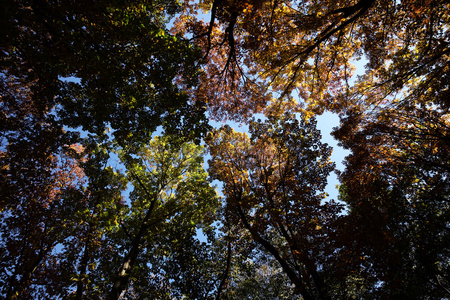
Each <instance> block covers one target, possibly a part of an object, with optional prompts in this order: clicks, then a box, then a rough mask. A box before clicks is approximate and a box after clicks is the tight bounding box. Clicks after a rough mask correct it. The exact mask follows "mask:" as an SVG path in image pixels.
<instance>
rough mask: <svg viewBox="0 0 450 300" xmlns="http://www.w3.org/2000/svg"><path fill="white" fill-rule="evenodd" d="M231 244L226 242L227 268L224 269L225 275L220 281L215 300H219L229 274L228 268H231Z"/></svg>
mask: <svg viewBox="0 0 450 300" xmlns="http://www.w3.org/2000/svg"><path fill="white" fill-rule="evenodd" d="M231 253H232V252H231V242H228V250H227V267H226V269H225V273H224V274H223V277H222V280H221V281H220V285H219V288H218V289H217V297H216V300H219V299H220V294H221V293H222V290H223V288H224V286H225V283H226V281H227V279H228V274H229V272H230V266H231Z"/></svg>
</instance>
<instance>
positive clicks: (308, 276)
mask: <svg viewBox="0 0 450 300" xmlns="http://www.w3.org/2000/svg"><path fill="white" fill-rule="evenodd" d="M315 125H316V121H315V120H314V119H310V120H306V119H301V120H300V121H297V120H296V119H295V117H294V115H292V114H288V113H286V114H284V115H282V116H277V115H269V116H268V117H267V120H266V121H260V120H258V121H252V122H251V123H250V128H249V132H250V137H248V136H247V135H246V134H245V133H238V132H235V131H233V129H231V128H230V127H223V128H221V129H220V130H218V131H216V132H214V133H213V134H212V135H211V136H210V137H209V138H208V141H207V142H208V145H209V147H210V152H211V156H212V159H211V160H210V161H209V163H210V168H211V176H212V177H213V178H216V179H218V180H220V181H222V182H223V184H224V186H223V193H224V195H225V196H226V201H227V202H226V205H227V211H226V213H227V214H228V215H229V218H230V220H233V222H234V223H235V224H239V226H242V227H243V228H245V229H246V230H247V231H248V232H249V233H250V236H251V239H253V240H254V242H255V243H257V244H259V245H260V246H261V247H262V248H263V249H264V250H265V252H266V253H268V254H269V255H271V256H272V257H273V258H275V259H276V261H277V262H278V264H279V265H280V266H281V267H282V269H283V271H284V272H285V273H286V275H287V276H288V277H289V279H290V280H291V282H292V284H293V285H295V289H296V293H299V294H301V295H302V296H303V297H304V298H305V299H314V298H316V297H319V298H321V299H329V298H330V297H331V295H330V290H329V286H328V285H329V282H327V276H326V268H327V266H328V265H329V259H330V256H331V255H332V252H333V250H332V249H333V236H334V231H335V228H334V223H335V222H336V218H337V213H338V212H339V211H340V206H339V205H337V204H336V203H334V202H332V201H331V202H327V203H322V200H323V199H324V198H325V193H323V189H324V188H325V185H326V179H327V176H328V175H329V173H330V172H331V171H333V169H334V164H333V163H331V162H330V160H329V156H330V154H331V148H330V147H328V145H326V144H322V143H321V142H320V133H319V131H318V130H317V129H316V128H315Z"/></svg>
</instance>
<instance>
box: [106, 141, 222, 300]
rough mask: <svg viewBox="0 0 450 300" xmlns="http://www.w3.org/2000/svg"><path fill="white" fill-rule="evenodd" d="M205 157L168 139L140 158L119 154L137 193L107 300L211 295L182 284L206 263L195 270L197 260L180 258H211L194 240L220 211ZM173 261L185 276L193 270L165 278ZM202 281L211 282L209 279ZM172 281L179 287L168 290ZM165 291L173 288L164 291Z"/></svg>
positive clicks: (152, 144) (125, 222)
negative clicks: (190, 260)
mask: <svg viewBox="0 0 450 300" xmlns="http://www.w3.org/2000/svg"><path fill="white" fill-rule="evenodd" d="M201 155H202V148H201V147H200V146H196V145H195V144H193V143H183V144H180V142H179V141H177V140H175V139H173V138H172V139H171V138H170V137H155V138H154V139H153V140H152V141H151V142H150V144H149V146H148V147H145V148H141V149H140V151H139V153H138V157H137V158H133V157H130V156H129V154H128V155H127V154H126V153H122V154H121V156H122V158H123V159H124V162H125V164H126V165H127V166H128V177H129V179H130V182H131V183H132V184H133V187H134V189H133V191H132V192H131V195H130V200H131V203H130V207H129V212H128V213H127V214H126V215H125V216H124V217H123V223H122V227H121V230H120V231H119V232H118V233H117V234H118V235H119V236H121V240H119V243H118V245H120V246H119V247H120V248H121V249H123V250H122V251H118V252H117V254H116V255H115V257H114V258H113V265H115V266H117V271H114V276H113V277H112V278H111V279H112V281H111V283H110V292H109V295H108V296H107V297H108V299H119V297H120V295H121V294H122V292H125V291H126V295H133V294H136V295H137V297H140V298H142V297H146V298H147V297H158V298H159V297H164V295H165V294H168V295H178V296H179V297H181V296H182V295H185V293H188V296H191V297H193V298H197V297H206V295H208V294H209V293H211V292H212V290H209V291H208V290H206V291H202V290H201V289H202V288H205V287H208V285H206V286H203V287H200V288H199V290H195V289H194V290H192V288H191V287H189V285H187V284H183V283H182V282H180V281H181V280H187V278H185V277H184V276H199V275H201V272H202V270H201V269H200V270H197V269H196V268H201V267H202V264H203V262H201V264H200V265H199V266H196V265H195V260H194V261H193V262H192V264H190V263H189V261H185V260H184V259H180V258H179V256H183V255H187V256H188V257H189V256H191V257H192V256H193V257H195V256H197V255H201V256H204V255H205V254H206V253H207V252H206V253H205V252H203V251H205V250H204V248H205V245H204V244H202V243H200V242H199V241H198V240H196V238H195V236H196V234H197V232H196V230H200V229H202V228H204V229H205V230H207V229H208V227H209V226H210V225H211V224H212V222H214V221H215V217H214V213H215V211H216V210H217V208H218V205H219V202H218V198H217V195H216V192H215V191H214V189H213V188H212V187H211V186H210V184H209V182H208V181H207V173H206V172H205V171H204V170H203V166H202V163H203V158H202V156H201ZM183 248H184V249H183ZM182 249H183V250H182ZM191 251H192V252H191ZM198 259H204V257H199V258H198ZM173 260H175V261H176V262H177V263H178V264H179V266H180V267H181V270H183V269H185V268H192V269H191V270H189V269H188V270H186V273H187V274H181V275H178V276H182V278H179V277H178V276H177V272H174V271H173V269H172V272H171V273H166V274H164V273H163V272H164V271H166V270H167V268H168V266H167V264H169V263H171V264H173V263H174V262H173ZM104 263H105V264H107V263H108V261H105V262H104ZM175 264H176V263H175ZM171 268H174V267H173V265H172V267H171ZM201 276H202V278H206V279H208V277H209V276H210V275H208V274H203V275H201ZM130 278H132V279H131V281H132V282H133V284H132V285H131V286H130V288H131V290H130V289H128V284H129V281H130ZM174 279H177V280H178V282H177V283H175V284H170V285H169V281H168V280H174ZM209 280H210V279H209ZM158 283H159V284H158ZM108 285H109V284H108ZM159 286H162V287H163V288H158V287H159ZM166 286H167V287H168V286H170V287H171V288H170V289H168V290H166V289H165V288H164V287H166ZM172 289H174V290H172ZM189 293H192V295H189ZM127 297H128V296H127ZM130 297H131V296H130ZM134 297H135V296H133V298H134Z"/></svg>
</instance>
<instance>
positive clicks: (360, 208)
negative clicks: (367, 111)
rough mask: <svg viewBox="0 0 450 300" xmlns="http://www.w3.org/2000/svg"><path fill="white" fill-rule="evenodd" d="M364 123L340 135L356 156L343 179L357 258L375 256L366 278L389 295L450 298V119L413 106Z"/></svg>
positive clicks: (347, 122) (348, 124) (352, 121)
mask: <svg viewBox="0 0 450 300" xmlns="http://www.w3.org/2000/svg"><path fill="white" fill-rule="evenodd" d="M359 118H361V114H359V115H358V114H354V115H351V116H349V117H348V118H346V119H344V120H342V126H341V128H340V129H339V130H337V131H336V132H335V135H336V136H338V137H339V139H340V140H342V141H343V145H344V146H345V147H347V148H349V149H351V150H352V154H351V155H350V156H349V158H348V159H347V162H346V165H347V166H346V170H345V171H344V172H343V173H342V174H341V175H340V179H341V181H342V187H341V198H342V200H344V201H346V202H347V203H348V204H349V205H350V214H349V216H348V234H351V235H353V236H354V237H356V240H355V241H356V244H355V248H353V249H352V251H355V255H357V256H366V257H367V259H368V262H366V266H367V265H368V264H369V265H370V269H367V274H366V276H367V277H368V278H370V277H372V279H370V280H372V284H373V285H374V286H377V288H378V289H379V293H381V294H383V295H389V296H390V297H396V298H399V297H402V298H427V297H431V298H441V297H447V296H448V295H449V277H448V268H449V265H448V261H449V254H450V253H449V252H448V249H449V243H450V239H449V237H450V236H449V231H448V223H449V212H450V211H449V205H448V200H449V188H450V186H449V183H448V176H449V170H450V168H449V161H450V160H449V159H450V151H449V149H450V144H449V141H450V140H449V139H448V136H449V132H450V131H449V129H450V127H449V121H448V118H447V117H446V116H445V113H442V112H441V113H440V112H438V111H436V110H434V109H432V108H428V109H427V108H423V107H414V106H412V105H406V107H404V108H403V110H399V109H398V108H396V109H395V111H389V112H386V111H385V110H383V111H382V112H381V113H379V115H378V117H377V119H376V120H372V121H370V122H368V121H365V122H364V121H361V120H360V119H359ZM356 124H358V125H356ZM367 218H369V219H370V220H371V222H364V220H365V219H367ZM352 228H353V229H352Z"/></svg>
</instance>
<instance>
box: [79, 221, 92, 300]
mask: <svg viewBox="0 0 450 300" xmlns="http://www.w3.org/2000/svg"><path fill="white" fill-rule="evenodd" d="M91 232H92V226H91V225H89V231H88V232H87V235H86V241H85V243H84V252H83V257H82V258H81V261H80V266H79V267H78V274H79V277H80V278H79V279H78V282H77V293H76V297H75V299H76V300H81V299H83V293H84V278H85V277H86V273H87V266H88V263H89V256H90V251H89V244H90V241H91V236H92V235H91Z"/></svg>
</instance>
